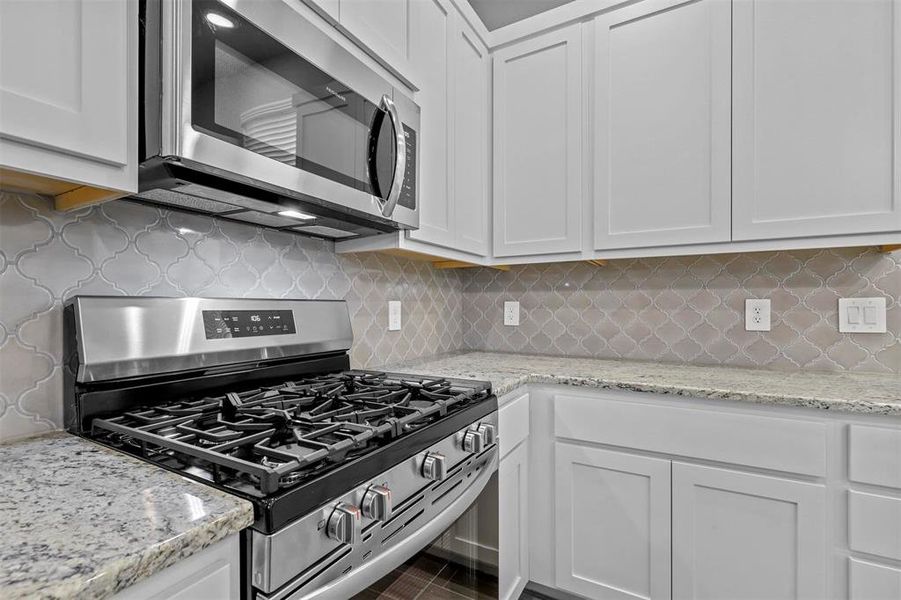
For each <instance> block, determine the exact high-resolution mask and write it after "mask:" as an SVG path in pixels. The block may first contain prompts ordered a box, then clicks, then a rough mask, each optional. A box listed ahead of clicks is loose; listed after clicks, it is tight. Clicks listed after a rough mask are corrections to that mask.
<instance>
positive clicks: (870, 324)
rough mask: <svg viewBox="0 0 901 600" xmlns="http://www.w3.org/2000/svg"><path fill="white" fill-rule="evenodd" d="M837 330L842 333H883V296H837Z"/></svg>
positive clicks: (884, 325)
mask: <svg viewBox="0 0 901 600" xmlns="http://www.w3.org/2000/svg"><path fill="white" fill-rule="evenodd" d="M838 330H839V331H840V332H842V333H885V332H886V324H885V298H839V300H838Z"/></svg>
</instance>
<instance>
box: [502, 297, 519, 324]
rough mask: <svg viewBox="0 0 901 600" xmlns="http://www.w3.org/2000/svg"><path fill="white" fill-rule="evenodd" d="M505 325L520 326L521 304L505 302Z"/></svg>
mask: <svg viewBox="0 0 901 600" xmlns="http://www.w3.org/2000/svg"><path fill="white" fill-rule="evenodd" d="M504 325H510V326H512V327H517V326H518V325H519V302H504Z"/></svg>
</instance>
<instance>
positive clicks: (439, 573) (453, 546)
mask: <svg viewBox="0 0 901 600" xmlns="http://www.w3.org/2000/svg"><path fill="white" fill-rule="evenodd" d="M498 589H499V588H498V488H497V456H496V452H495V456H493V458H492V461H491V462H490V464H489V465H488V468H486V469H483V470H481V471H480V472H479V473H477V474H475V475H474V477H473V480H472V482H471V483H470V485H469V487H468V489H466V491H465V492H463V493H462V494H460V495H459V496H457V497H456V498H455V499H453V500H452V501H451V502H450V503H449V504H448V505H447V506H445V507H444V508H442V510H441V512H440V513H439V514H437V516H435V517H433V518H429V519H423V520H422V521H421V522H419V523H417V526H416V530H415V532H414V533H412V534H411V535H408V536H407V537H406V538H404V539H403V540H402V541H400V542H399V543H397V544H395V545H394V546H392V547H391V548H390V550H388V551H387V552H383V553H382V554H379V555H375V556H374V557H373V558H372V559H370V560H369V561H367V562H365V563H363V565H362V566H361V567H360V568H358V569H353V570H348V572H347V573H346V574H345V575H344V576H343V577H340V578H339V579H337V580H335V581H332V582H331V583H328V584H325V585H322V586H320V587H317V588H315V589H313V590H309V589H307V590H304V591H298V592H295V593H293V594H283V595H282V598H284V599H286V600H335V599H337V598H350V599H352V600H373V599H376V598H382V599H384V600H413V599H414V598H419V599H423V598H445V597H447V598H450V597H453V598H461V597H462V598H471V599H473V600H475V599H481V598H497V596H498ZM273 598H279V595H278V594H276V595H275V596H273ZM462 598H461V600H462Z"/></svg>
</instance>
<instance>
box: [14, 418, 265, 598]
mask: <svg viewBox="0 0 901 600" xmlns="http://www.w3.org/2000/svg"><path fill="white" fill-rule="evenodd" d="M0 464H2V465H3V468H2V471H0V488H2V490H3V491H2V495H0V531H2V534H3V542H2V545H0V598H2V599H6V598H42V599H50V598H54V599H55V598H92V599H99V598H107V597H109V596H112V595H113V594H115V593H116V592H118V591H119V590H122V589H124V588H126V587H128V586H130V585H132V584H134V583H136V582H137V581H139V580H141V579H143V578H145V577H147V576H149V575H152V574H153V573H156V572H158V571H160V570H162V569H164V568H166V567H168V566H170V565H172V564H174V563H176V562H178V561H179V560H182V559H184V558H186V557H188V556H190V555H192V554H194V553H195V552H197V551H199V550H202V549H203V548H206V547H207V546H210V545H212V544H213V543H215V542H217V541H219V540H221V539H223V538H225V537H226V536H228V535H230V534H233V533H236V532H238V531H240V530H242V529H244V528H246V527H248V526H249V525H250V524H251V523H252V522H253V506H252V505H251V504H250V503H249V502H247V501H245V500H241V499H238V498H235V497H233V496H230V495H228V494H225V493H223V492H220V491H218V490H216V489H214V488H212V487H209V486H206V485H203V484H201V483H197V482H195V481H191V480H189V479H186V478H184V477H180V476H178V475H175V474H173V473H170V472H168V471H165V470H163V469H161V468H159V467H155V466H153V465H150V464H148V463H145V462H143V461H141V460H138V459H136V458H132V457H130V456H127V455H125V454H122V453H119V452H116V451H113V450H110V449H107V448H104V447H102V446H99V445H97V444H94V443H92V442H89V441H87V440H84V439H81V438H78V437H75V436H72V435H69V434H66V433H53V434H49V435H45V436H40V437H35V438H29V439H26V440H23V441H20V442H14V443H10V444H6V445H0Z"/></svg>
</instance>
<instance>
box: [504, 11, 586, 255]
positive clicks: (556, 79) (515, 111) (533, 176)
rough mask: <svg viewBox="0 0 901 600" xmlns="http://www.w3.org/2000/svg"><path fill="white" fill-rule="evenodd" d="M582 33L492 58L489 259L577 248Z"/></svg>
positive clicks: (555, 35) (547, 37) (573, 31)
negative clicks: (491, 253) (491, 249)
mask: <svg viewBox="0 0 901 600" xmlns="http://www.w3.org/2000/svg"><path fill="white" fill-rule="evenodd" d="M583 95H584V90H583V89H582V32H581V25H580V24H579V23H576V24H574V25H570V26H568V27H565V28H563V29H559V30H557V31H553V32H551V33H547V34H544V35H541V36H538V37H536V38H532V39H529V40H527V41H525V42H521V43H517V44H514V45H512V46H508V47H506V48H502V49H500V50H498V51H496V52H495V53H494V111H493V119H494V254H495V256H498V257H504V256H521V255H527V254H552V253H561V252H576V251H579V250H581V249H582V236H581V219H582V98H583Z"/></svg>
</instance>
